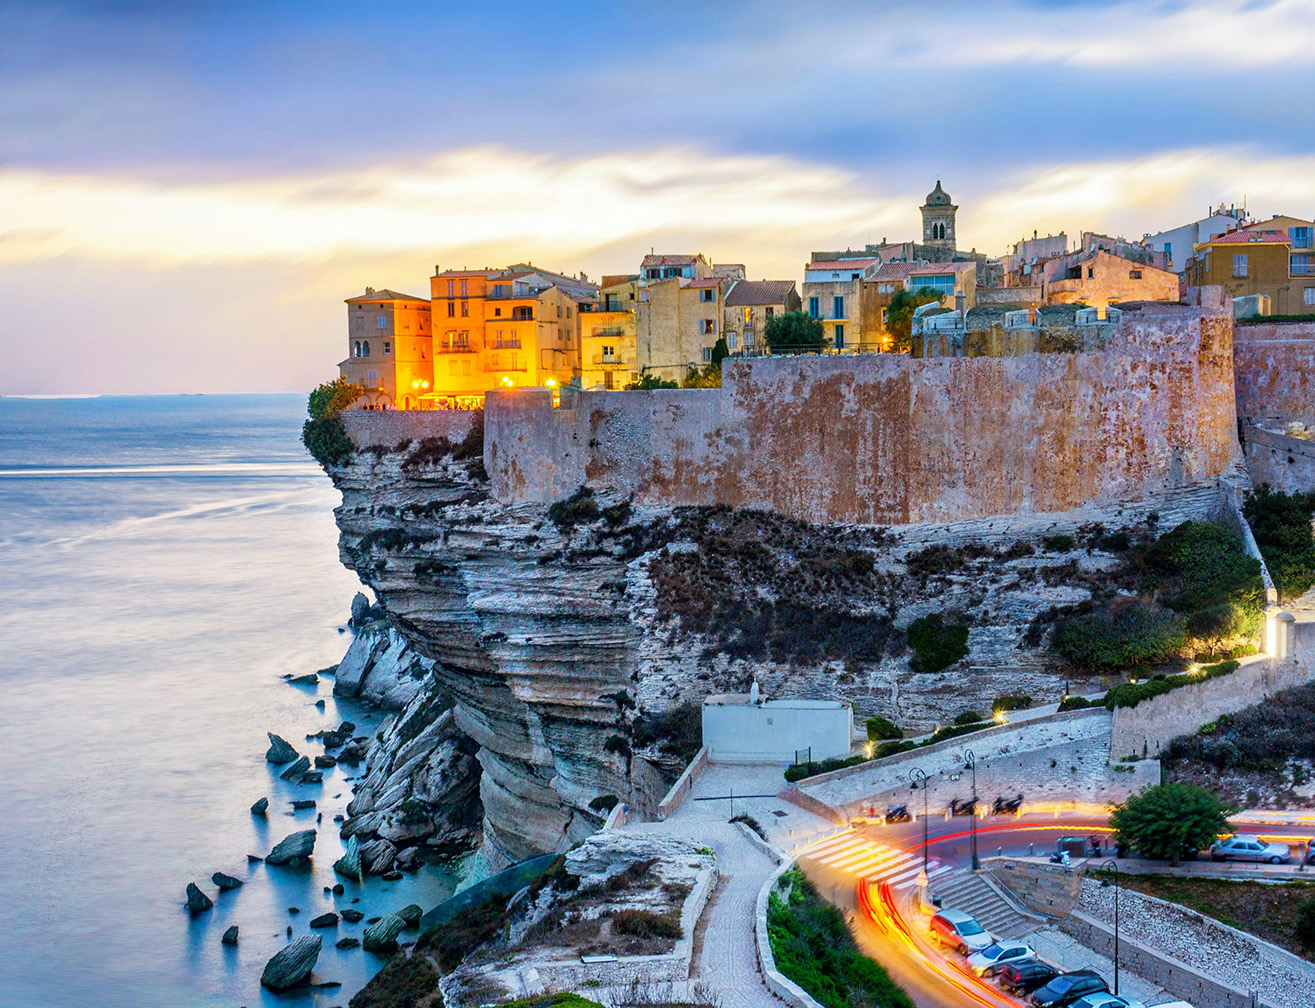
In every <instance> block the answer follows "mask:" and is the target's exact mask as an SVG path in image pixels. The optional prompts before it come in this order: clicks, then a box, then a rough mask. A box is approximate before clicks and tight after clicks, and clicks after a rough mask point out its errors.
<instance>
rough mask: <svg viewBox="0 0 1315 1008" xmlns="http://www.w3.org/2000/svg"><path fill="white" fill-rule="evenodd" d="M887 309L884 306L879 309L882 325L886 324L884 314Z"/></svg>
mask: <svg viewBox="0 0 1315 1008" xmlns="http://www.w3.org/2000/svg"><path fill="white" fill-rule="evenodd" d="M888 311H889V309H886V308H883V309H881V324H882V325H883V326H884V325H885V324H886V314H887V312H888Z"/></svg>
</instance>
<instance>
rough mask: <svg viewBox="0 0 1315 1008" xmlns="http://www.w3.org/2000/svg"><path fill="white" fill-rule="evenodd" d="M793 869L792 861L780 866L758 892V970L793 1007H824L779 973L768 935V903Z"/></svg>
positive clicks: (766, 981) (770, 985) (756, 926)
mask: <svg viewBox="0 0 1315 1008" xmlns="http://www.w3.org/2000/svg"><path fill="white" fill-rule="evenodd" d="M793 866H794V862H793V861H783V862H781V866H780V867H779V868H777V869H776V871H775V872H773V873H772V876H771V878H769V879H768V880H767V881H766V882H764V883H763V887H762V888H761V889H759V890H758V902H757V905H756V906H755V908H754V929H755V932H756V937H757V942H755V944H756V945H757V946H758V968H759V969H761V970H762V973H763V983H765V984H766V985H767V988H768V990H770V991H771V992H772V993H773V994H775V995H776V996H777V997H779V998H780V999H781V1000H782V1001H784V1002H785V1003H786V1004H788V1005H792V1006H793V1008H822V1006H821V1005H820V1004H818V1003H817V1002H816V1001H814V1000H813V998H812V996H811V995H809V993H808V992H807V991H806V990H804V989H803V988H802V987H800V986H799V985H798V984H797V983H795V982H794V981H793V980H791V979H789V978H788V977H786V976H784V975H782V974H781V973H780V972H778V971H777V969H776V960H775V959H774V958H773V957H772V943H771V939H770V937H769V936H768V934H767V904H768V902H769V900H770V899H771V895H772V890H773V889H775V888H776V884H777V882H779V881H780V879H781V876H782V875H784V874H785V873H786V872H787V871H789V870H790V869H791V868H792V867H793Z"/></svg>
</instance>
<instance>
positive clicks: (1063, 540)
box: [1041, 535, 1078, 553]
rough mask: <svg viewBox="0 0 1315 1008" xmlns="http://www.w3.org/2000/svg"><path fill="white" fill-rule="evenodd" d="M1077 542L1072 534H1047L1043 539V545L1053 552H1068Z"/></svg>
mask: <svg viewBox="0 0 1315 1008" xmlns="http://www.w3.org/2000/svg"><path fill="white" fill-rule="evenodd" d="M1077 544H1078V543H1077V540H1076V539H1074V538H1073V537H1072V536H1071V535H1052V536H1045V537H1044V538H1042V540H1041V545H1042V546H1043V547H1045V548H1046V549H1047V550H1049V551H1050V552H1051V553H1068V552H1069V551H1070V550H1072V549H1073V548H1074V547H1075V546H1077Z"/></svg>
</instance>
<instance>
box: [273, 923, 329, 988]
mask: <svg viewBox="0 0 1315 1008" xmlns="http://www.w3.org/2000/svg"><path fill="white" fill-rule="evenodd" d="M322 943H323V939H322V938H321V937H320V936H319V935H302V936H301V937H300V938H294V939H293V940H292V941H290V942H289V943H288V944H287V945H286V946H285V947H284V948H283V949H281V950H279V951H278V952H276V953H275V954H274V955H273V956H271V957H270V960H269V962H267V963H266V964H265V971H264V972H263V973H261V975H260V982H261V984H262V985H264V986H265V987H268V988H269V989H270V990H272V991H285V990H291V989H292V988H293V987H298V986H300V985H302V984H304V983H306V981H308V980H309V979H310V975H311V970H313V969H314V968H315V963H316V961H317V960H318V959H319V958H320V945H321V944H322Z"/></svg>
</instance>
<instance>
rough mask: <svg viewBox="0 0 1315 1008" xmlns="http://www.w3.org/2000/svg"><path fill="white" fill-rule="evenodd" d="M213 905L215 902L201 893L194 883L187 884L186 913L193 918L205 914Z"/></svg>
mask: <svg viewBox="0 0 1315 1008" xmlns="http://www.w3.org/2000/svg"><path fill="white" fill-rule="evenodd" d="M214 905H215V901H214V900H212V899H211V898H210V897H209V896H207V895H206V894H205V893H203V892H202V891H201V890H200V889H199V888H197V885H196V883H195V882H188V883H187V912H188V913H190V914H191V915H192V916H193V917H195V916H196V915H197V914H201V913H205V912H206V911H207V910H209V909H210V908H211V907H213V906H214Z"/></svg>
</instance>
